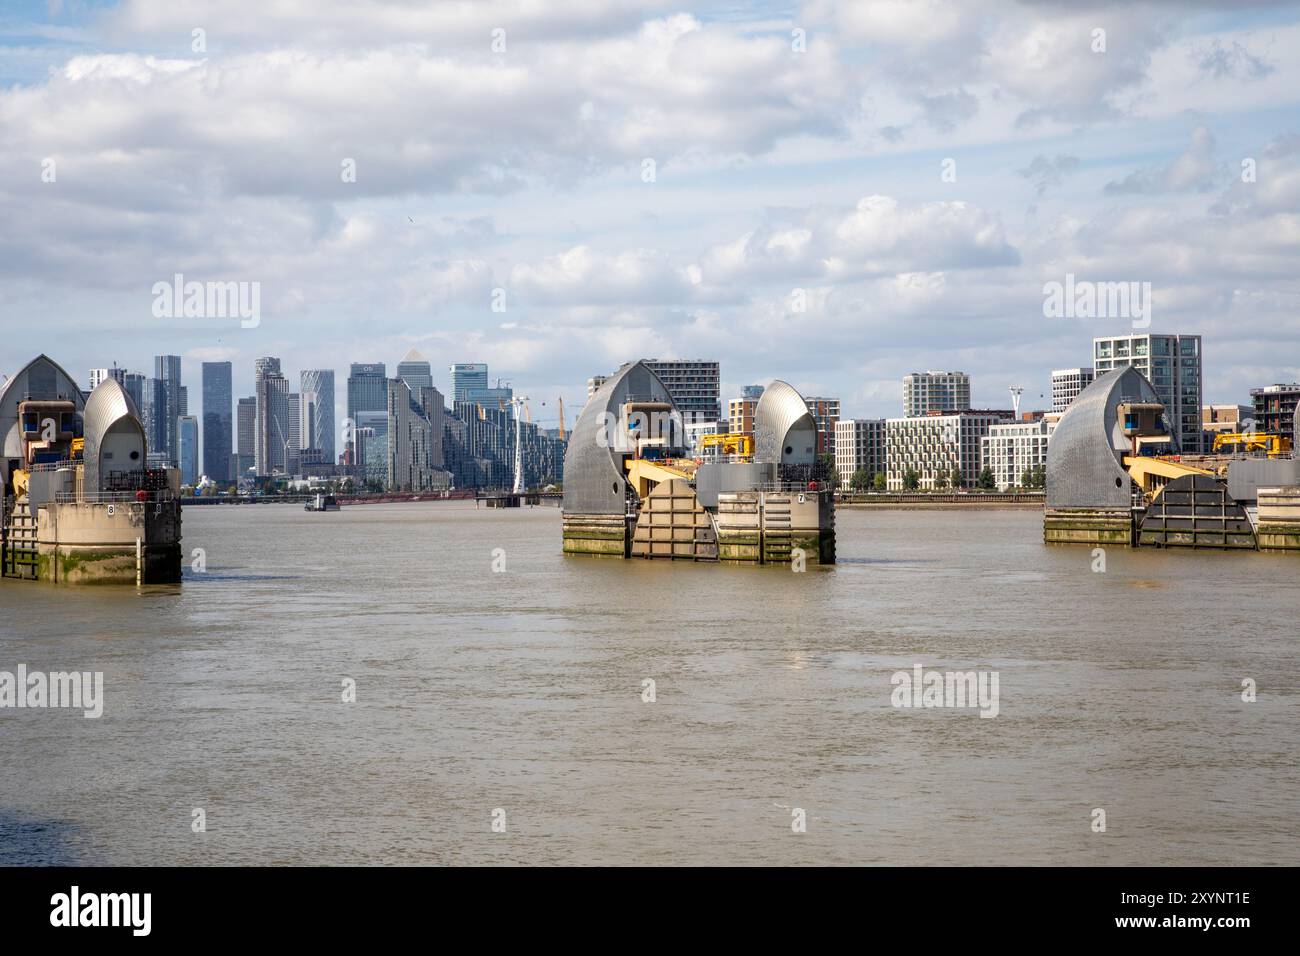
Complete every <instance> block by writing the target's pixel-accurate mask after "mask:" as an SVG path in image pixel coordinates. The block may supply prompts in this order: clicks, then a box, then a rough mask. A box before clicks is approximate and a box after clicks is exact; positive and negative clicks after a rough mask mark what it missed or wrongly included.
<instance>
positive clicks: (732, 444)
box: [700, 432, 754, 458]
mask: <svg viewBox="0 0 1300 956" xmlns="http://www.w3.org/2000/svg"><path fill="white" fill-rule="evenodd" d="M719 446H720V447H721V448H722V454H724V455H739V456H741V457H743V458H750V457H752V456H753V454H754V436H753V435H751V434H749V433H748V432H726V433H724V434H720V435H701V436H700V448H702V449H703V448H714V447H719Z"/></svg>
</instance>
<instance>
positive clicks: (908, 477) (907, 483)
mask: <svg viewBox="0 0 1300 956" xmlns="http://www.w3.org/2000/svg"><path fill="white" fill-rule="evenodd" d="M920 487H921V476H920V475H919V474H917V472H916V469H915V468H909V469H907V471H905V472H903V490H904V491H915V490H916V489H917V488H920Z"/></svg>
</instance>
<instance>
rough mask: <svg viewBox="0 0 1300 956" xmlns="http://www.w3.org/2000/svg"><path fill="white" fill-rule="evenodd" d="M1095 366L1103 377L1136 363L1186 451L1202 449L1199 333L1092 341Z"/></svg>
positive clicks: (1119, 336) (1195, 452) (1188, 452)
mask: <svg viewBox="0 0 1300 956" xmlns="http://www.w3.org/2000/svg"><path fill="white" fill-rule="evenodd" d="M1092 354H1093V363H1092V364H1093V366H1094V367H1095V368H1096V370H1097V376H1098V377H1099V378H1100V377H1101V376H1102V375H1104V374H1105V373H1107V372H1110V371H1112V370H1114V369H1117V368H1123V367H1124V366H1126V365H1132V366H1133V367H1134V368H1136V369H1137V370H1138V371H1139V372H1141V373H1142V374H1143V375H1145V376H1146V377H1147V379H1148V380H1149V381H1150V382H1151V384H1152V386H1153V387H1154V388H1155V390H1156V394H1157V395H1159V396H1160V401H1161V403H1162V404H1163V405H1164V406H1165V420H1166V421H1167V422H1168V423H1169V428H1170V431H1172V432H1173V434H1174V436H1175V437H1176V438H1177V439H1178V449H1179V451H1181V452H1182V453H1183V454H1191V455H1195V454H1198V453H1199V452H1200V451H1201V448H1202V440H1201V337H1200V336H1199V335H1150V334H1133V335H1114V336H1105V337H1100V338H1095V339H1093V340H1092Z"/></svg>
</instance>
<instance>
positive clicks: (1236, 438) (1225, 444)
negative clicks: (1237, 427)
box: [1214, 432, 1291, 458]
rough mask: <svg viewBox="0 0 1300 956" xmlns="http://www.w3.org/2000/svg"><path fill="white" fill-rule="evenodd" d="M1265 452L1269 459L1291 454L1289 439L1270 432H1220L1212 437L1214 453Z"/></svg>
mask: <svg viewBox="0 0 1300 956" xmlns="http://www.w3.org/2000/svg"><path fill="white" fill-rule="evenodd" d="M1221 451H1226V452H1235V451H1241V452H1246V453H1250V452H1252V451H1262V452H1267V453H1268V457H1269V458H1283V457H1286V456H1289V455H1290V454H1291V439H1290V438H1288V437H1286V436H1285V435H1278V434H1275V433H1271V432H1222V433H1220V434H1218V435H1215V436H1214V452H1215V454H1218V453H1219V452H1221Z"/></svg>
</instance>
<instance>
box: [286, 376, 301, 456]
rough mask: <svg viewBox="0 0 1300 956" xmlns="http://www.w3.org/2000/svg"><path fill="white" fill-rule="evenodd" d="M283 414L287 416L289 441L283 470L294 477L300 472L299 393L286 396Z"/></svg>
mask: <svg viewBox="0 0 1300 956" xmlns="http://www.w3.org/2000/svg"><path fill="white" fill-rule="evenodd" d="M285 413H286V414H287V415H288V416H289V431H288V439H289V441H288V444H286V445H285V449H284V470H285V473H286V474H289V475H296V474H298V473H299V472H300V471H301V470H302V396H301V395H300V394H299V393H297V392H290V393H289V394H288V399H287V401H286V402H285Z"/></svg>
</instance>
